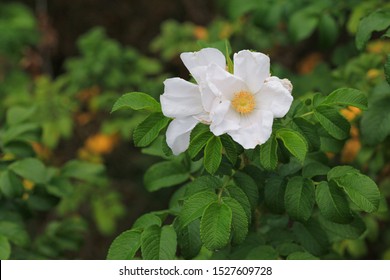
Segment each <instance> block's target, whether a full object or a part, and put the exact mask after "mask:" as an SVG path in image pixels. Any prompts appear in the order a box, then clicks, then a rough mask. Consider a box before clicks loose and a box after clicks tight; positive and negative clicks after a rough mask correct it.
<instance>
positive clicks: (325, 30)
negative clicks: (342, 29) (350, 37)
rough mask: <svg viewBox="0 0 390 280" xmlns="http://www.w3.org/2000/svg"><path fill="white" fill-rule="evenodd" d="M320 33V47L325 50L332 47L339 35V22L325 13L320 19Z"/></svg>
mask: <svg viewBox="0 0 390 280" xmlns="http://www.w3.org/2000/svg"><path fill="white" fill-rule="evenodd" d="M318 31H319V39H320V45H321V46H322V47H323V48H329V47H331V46H332V45H333V44H334V43H335V41H336V39H337V37H338V35H339V27H338V26H337V22H336V21H335V19H334V18H333V17H331V16H330V15H329V14H326V13H324V14H323V15H322V16H321V18H320V22H319V24H318Z"/></svg>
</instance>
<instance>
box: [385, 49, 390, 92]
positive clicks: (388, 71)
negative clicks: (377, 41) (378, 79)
mask: <svg viewBox="0 0 390 280" xmlns="http://www.w3.org/2000/svg"><path fill="white" fill-rule="evenodd" d="M384 72H385V77H386V81H387V83H388V84H389V85H390V54H388V55H387V59H386V63H385V66H384Z"/></svg>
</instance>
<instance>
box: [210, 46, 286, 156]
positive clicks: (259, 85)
mask: <svg viewBox="0 0 390 280" xmlns="http://www.w3.org/2000/svg"><path fill="white" fill-rule="evenodd" d="M233 61H234V74H230V73H229V72H228V71H226V69H225V67H221V65H217V64H214V63H212V64H210V65H209V66H208V67H207V69H206V74H205V80H206V82H207V84H208V87H209V88H210V89H211V90H212V92H213V93H214V95H215V96H216V97H217V100H218V102H216V101H215V100H214V101H213V102H212V108H211V109H210V120H211V125H210V130H211V131H212V132H213V133H214V134H215V135H216V136H219V135H222V134H224V133H227V134H229V135H230V136H231V137H232V138H233V140H234V141H236V142H237V143H239V144H241V145H242V146H243V147H244V148H245V149H253V148H254V147H256V145H261V144H263V143H265V142H266V141H267V140H268V138H269V137H270V136H271V133H272V124H273V119H274V118H281V117H284V116H285V115H286V113H287V112H288V110H289V109H290V106H291V103H292V101H293V97H292V96H291V91H292V85H291V83H290V81H289V80H287V79H283V80H281V79H279V78H278V77H274V76H272V77H271V76H270V60H269V57H268V56H266V55H265V54H262V53H258V52H251V51H248V50H243V51H240V52H238V53H236V54H234V58H233Z"/></svg>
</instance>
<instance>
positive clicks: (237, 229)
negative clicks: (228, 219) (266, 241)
mask: <svg viewBox="0 0 390 280" xmlns="http://www.w3.org/2000/svg"><path fill="white" fill-rule="evenodd" d="M223 202H224V203H225V204H226V205H227V206H229V207H230V209H231V211H232V231H233V237H232V241H233V243H234V244H241V243H242V242H244V240H245V238H246V236H247V235H248V226H249V223H248V217H247V215H246V213H245V210H244V208H243V207H242V206H241V204H240V203H239V202H238V201H237V200H235V199H234V198H232V197H224V198H223Z"/></svg>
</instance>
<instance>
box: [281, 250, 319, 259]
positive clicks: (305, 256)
mask: <svg viewBox="0 0 390 280" xmlns="http://www.w3.org/2000/svg"><path fill="white" fill-rule="evenodd" d="M287 260H319V258H317V257H315V256H313V255H312V254H310V253H308V252H294V253H291V254H290V255H288V256H287Z"/></svg>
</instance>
